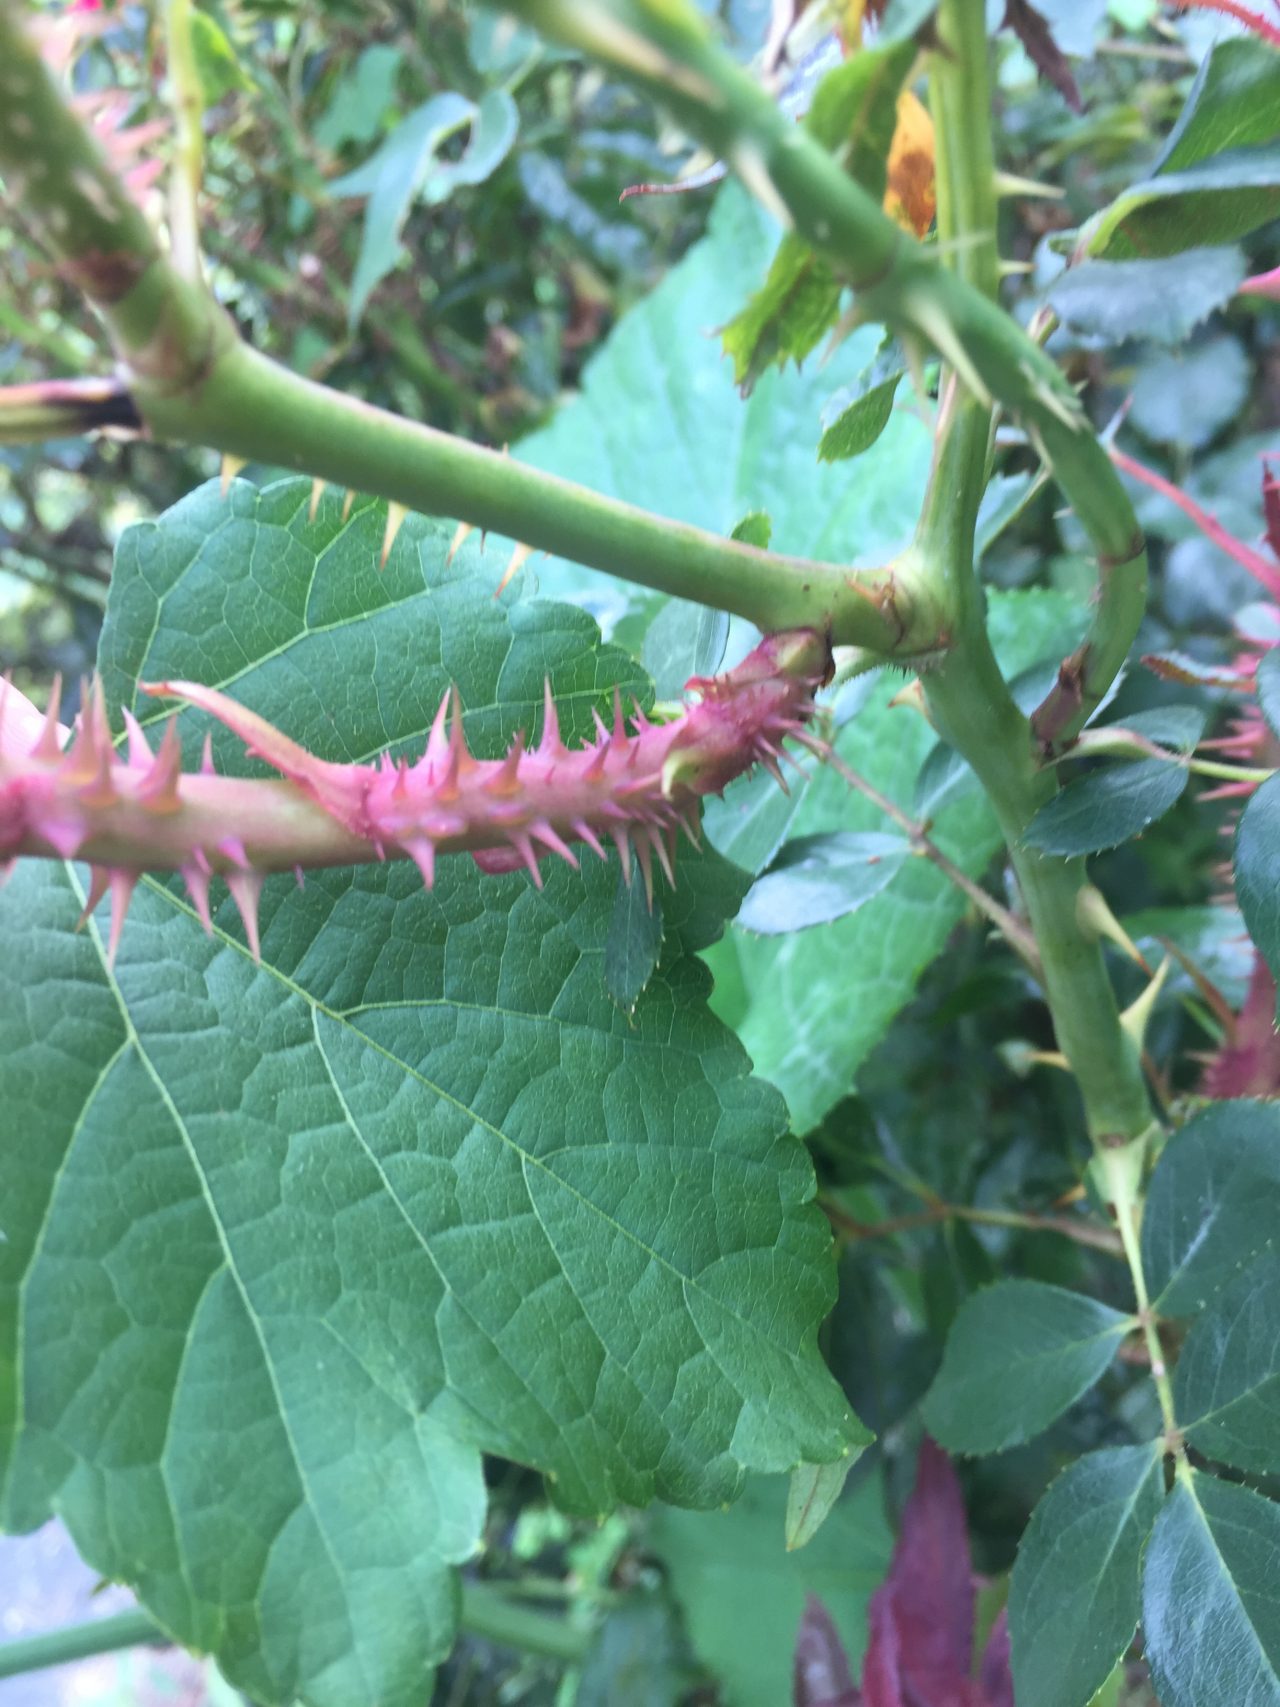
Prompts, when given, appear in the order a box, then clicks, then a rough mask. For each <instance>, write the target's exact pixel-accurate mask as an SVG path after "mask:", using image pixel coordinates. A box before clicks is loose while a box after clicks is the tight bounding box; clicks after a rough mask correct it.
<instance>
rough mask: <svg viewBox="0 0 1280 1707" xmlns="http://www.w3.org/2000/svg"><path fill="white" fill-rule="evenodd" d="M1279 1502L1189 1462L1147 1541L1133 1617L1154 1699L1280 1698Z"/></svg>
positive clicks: (1278, 1704) (1214, 1706)
mask: <svg viewBox="0 0 1280 1707" xmlns="http://www.w3.org/2000/svg"><path fill="white" fill-rule="evenodd" d="M1278 1558H1280V1507H1277V1506H1275V1505H1273V1504H1272V1502H1271V1501H1270V1500H1268V1499H1264V1498H1263V1497H1262V1495H1261V1494H1255V1493H1254V1492H1253V1491H1252V1489H1250V1488H1240V1487H1235V1486H1233V1485H1231V1484H1230V1483H1226V1482H1218V1481H1215V1480H1214V1479H1213V1477H1211V1476H1204V1475H1201V1474H1200V1473H1199V1472H1198V1471H1194V1470H1193V1471H1189V1472H1187V1473H1186V1474H1185V1477H1179V1480H1178V1484H1177V1486H1176V1487H1175V1488H1174V1490H1173V1492H1172V1493H1171V1494H1170V1495H1169V1498H1168V1499H1167V1500H1166V1501H1165V1503H1164V1508H1163V1510H1162V1511H1161V1513H1160V1515H1159V1517H1158V1518H1157V1519H1156V1525H1155V1530H1154V1532H1153V1534H1152V1537H1151V1543H1150V1545H1149V1547H1148V1548H1147V1556H1146V1564H1145V1567H1144V1571H1143V1580H1142V1627H1143V1632H1144V1634H1145V1637H1146V1653H1147V1660H1148V1662H1149V1664H1150V1666H1151V1672H1152V1677H1153V1680H1154V1682H1155V1687H1156V1691H1157V1693H1158V1695H1159V1697H1160V1701H1161V1703H1162V1707H1218V1704H1219V1703H1221V1704H1222V1707H1228V1704H1230V1707H1280V1571H1277V1569H1276V1561H1277V1559H1278Z"/></svg>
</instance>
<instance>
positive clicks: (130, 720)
mask: <svg viewBox="0 0 1280 1707" xmlns="http://www.w3.org/2000/svg"><path fill="white" fill-rule="evenodd" d="M122 715H123V717H124V726H125V728H126V729H127V730H128V732H129V763H130V764H131V765H145V764H148V763H149V762H150V759H151V745H150V743H149V742H148V740H147V738H146V736H145V735H144V734H143V733H142V725H141V724H140V723H139V722H138V719H137V718H136V717H135V716H134V715H133V713H132V712H131V711H130V710H129V708H128V706H127V705H126V706H125V708H124V712H123V714H122Z"/></svg>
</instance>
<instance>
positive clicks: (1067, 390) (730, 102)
mask: <svg viewBox="0 0 1280 1707" xmlns="http://www.w3.org/2000/svg"><path fill="white" fill-rule="evenodd" d="M506 5H507V9H508V10H509V11H513V12H516V13H518V14H519V15H520V16H521V17H523V18H526V19H527V20H528V21H529V22H530V23H532V24H534V25H535V26H537V27H538V28H539V29H541V30H543V31H544V32H545V33H547V34H548V35H551V36H553V37H554V38H556V39H558V40H560V41H563V42H566V43H568V44H569V45H570V46H573V47H577V48H581V49H583V50H584V51H586V52H588V53H590V54H593V55H594V56H596V57H597V58H600V59H602V60H604V61H605V62H606V63H608V64H611V65H612V66H614V67H615V68H616V69H617V70H618V71H619V72H621V73H622V74H623V75H624V76H627V77H628V78H630V79H631V81H633V82H635V83H638V84H639V85H641V86H642V87H643V88H645V89H647V90H648V91H649V93H650V94H651V95H652V96H653V97H654V98H655V99H657V100H661V101H663V102H664V103H665V104H666V105H667V106H668V107H670V108H671V110H672V111H673V112H674V113H675V115H676V117H677V118H678V119H679V120H680V122H681V123H682V124H683V125H684V126H685V127H686V128H687V129H688V130H689V131H690V132H691V134H693V135H694V136H696V137H697V138H698V139H699V141H701V142H703V143H705V144H706V145H707V146H708V147H709V148H711V149H712V150H713V151H714V152H715V153H716V154H717V155H718V156H719V157H720V158H722V159H725V160H727V161H728V163H729V164H730V166H731V167H733V169H734V170H735V171H736V172H737V173H738V175H739V176H740V177H741V178H742V180H743V182H744V183H745V184H746V185H747V187H748V188H749V189H751V190H752V191H754V192H755V194H756V195H757V196H758V197H759V198H760V199H761V200H762V201H763V202H764V203H765V204H766V205H768V206H769V207H771V208H772V209H773V210H774V211H775V212H776V213H778V214H779V216H780V217H781V218H782V219H783V220H784V222H786V223H788V224H790V225H793V226H794V227H795V229H796V230H797V231H798V232H799V233H800V235H801V236H802V237H804V238H805V240H806V241H807V242H809V243H811V244H812V245H813V246H814V248H815V249H817V250H820V251H821V252H823V253H825V254H827V255H829V256H830V257H832V258H833V259H834V260H835V262H836V263H837V264H838V265H839V266H840V267H841V269H842V272H843V274H844V276H845V277H846V278H847V279H848V281H849V283H850V284H851V285H852V286H853V288H854V290H855V292H857V293H858V297H859V304H858V305H859V308H860V310H861V312H862V314H863V316H864V317H865V318H867V319H871V320H882V321H884V322H885V323H886V324H887V325H889V326H892V327H894V328H895V329H896V330H898V331H899V332H902V333H904V334H906V335H907V336H909V337H913V338H920V339H923V340H924V341H925V342H926V343H928V344H930V345H931V346H932V347H933V348H934V349H936V350H937V352H938V353H939V355H941V356H942V357H943V358H944V359H945V360H946V361H948V362H950V363H951V364H952V366H953V367H954V368H955V370H956V372H957V373H958V375H959V376H960V378H961V379H962V381H963V382H964V385H965V387H966V388H967V389H968V390H969V391H971V392H972V393H973V394H974V395H976V396H978V397H980V398H982V399H983V400H988V401H989V400H990V399H996V400H997V401H999V402H1000V403H1002V404H1003V405H1004V406H1005V407H1006V408H1008V409H1009V410H1011V411H1012V412H1013V413H1014V414H1016V415H1017V416H1018V417H1019V419H1020V421H1021V423H1022V425H1023V427H1024V429H1025V431H1026V432H1027V434H1028V436H1029V437H1030V438H1031V440H1032V441H1033V443H1034V444H1035V445H1036V447H1037V449H1038V450H1039V451H1040V452H1041V455H1042V459H1043V460H1044V462H1045V464H1046V465H1047V466H1048V467H1049V468H1051V469H1052V471H1053V473H1054V474H1055V476H1056V478H1057V480H1058V482H1059V484H1060V485H1061V487H1062V489H1063V491H1064V492H1065V493H1066V495H1067V497H1068V499H1069V501H1070V502H1071V505H1072V507H1073V508H1074V510H1075V512H1076V515H1077V517H1078V518H1079V520H1080V522H1081V524H1082V526H1083V527H1084V529H1085V531H1086V532H1087V534H1088V535H1089V538H1090V541H1091V543H1092V545H1093V547H1094V550H1095V552H1096V554H1097V559H1098V591H1097V597H1096V599H1095V601H1094V616H1093V621H1092V623H1091V626H1090V629H1089V633H1088V635H1087V636H1086V639H1085V642H1084V644H1083V645H1082V646H1081V647H1079V648H1078V649H1077V651H1076V652H1074V653H1073V654H1072V655H1071V656H1070V657H1069V658H1067V659H1064V661H1063V664H1062V668H1061V672H1060V678H1059V682H1058V685H1057V686H1056V687H1055V688H1054V690H1053V692H1052V693H1051V694H1050V695H1049V698H1048V699H1047V700H1046V701H1045V703H1044V705H1043V706H1041V708H1040V709H1039V711H1038V712H1037V713H1036V716H1035V718H1034V719H1033V727H1034V731H1035V736H1036V740H1037V741H1038V742H1039V743H1040V744H1041V745H1042V746H1044V747H1046V748H1052V747H1054V746H1056V745H1057V744H1059V743H1061V742H1063V741H1065V740H1067V739H1069V738H1070V737H1071V736H1072V735H1074V734H1075V733H1076V731H1077V730H1078V729H1080V728H1081V727H1082V726H1083V725H1084V723H1085V721H1086V719H1087V718H1088V716H1089V715H1090V713H1091V712H1092V711H1093V710H1094V709H1095V708H1096V707H1097V706H1098V705H1099V704H1100V703H1101V700H1102V697H1103V695H1104V693H1105V692H1106V689H1107V688H1108V687H1109V686H1110V684H1111V682H1112V681H1113V680H1114V678H1115V675H1116V673H1117V671H1118V670H1119V669H1120V666H1121V665H1122V664H1123V662H1124V660H1125V658H1126V657H1127V656H1128V652H1129V648H1130V646H1131V644H1132V642H1133V638H1134V636H1135V634H1136V633H1137V629H1138V624H1139V622H1140V621H1141V620H1142V614H1143V611H1144V609H1145V604H1146V550H1145V546H1144V543H1143V539H1142V532H1141V529H1140V528H1139V527H1138V525H1137V521H1136V519H1135V517H1134V513H1133V507H1132V505H1131V503H1130V502H1129V498H1128V494H1127V493H1126V491H1125V489H1124V486H1123V484H1122V482H1121V480H1120V478H1119V476H1118V475H1117V473H1116V471H1115V469H1114V468H1113V467H1112V466H1111V461H1110V458H1109V457H1108V455H1107V453H1106V451H1105V450H1104V449H1103V448H1102V446H1101V445H1100V444H1099V443H1098V441H1097V439H1096V438H1095V436H1094V434H1093V432H1092V431H1091V430H1090V427H1089V424H1088V421H1087V419H1086V417H1085V415H1084V412H1083V410H1082V409H1081V406H1080V403H1079V400H1078V398H1077V397H1076V395H1075V393H1074V391H1072V389H1071V387H1070V386H1069V385H1068V384H1067V382H1066V380H1065V379H1064V378H1063V376H1062V375H1061V374H1060V373H1059V372H1058V369H1057V367H1056V366H1055V365H1054V363H1053V361H1052V360H1051V359H1050V358H1049V357H1048V356H1046V355H1045V353H1044V351H1043V350H1041V349H1040V348H1039V347H1038V346H1037V345H1036V344H1035V343H1034V342H1033V341H1032V340H1031V339H1030V338H1028V337H1027V336H1026V334H1025V333H1024V332H1023V331H1022V330H1021V329H1020V328H1019V327H1018V326H1017V324H1016V323H1015V322H1014V321H1013V320H1012V319H1011V318H1010V316H1009V315H1007V314H1005V313H1004V312H1003V311H1002V310H1001V309H1000V308H999V307H998V306H997V305H996V303H995V302H993V301H992V300H991V299H990V298H989V296H988V295H986V294H984V290H983V288H982V285H983V283H984V282H985V280H986V277H987V275H988V274H989V275H990V277H991V278H994V276H995V274H996V270H997V263H996V261H995V259H994V247H992V250H991V253H990V254H989V255H988V256H986V257H984V258H982V259H981V260H980V261H975V259H974V257H973V255H972V253H971V244H977V245H978V246H981V245H982V244H983V243H987V244H992V242H993V237H994V230H995V217H994V183H993V181H992V180H991V178H990V176H989V175H988V174H987V171H986V168H985V166H983V165H982V163H983V162H988V163H989V161H990V140H989V138H987V137H986V136H985V126H986V123H987V117H986V114H985V113H984V114H983V115H982V127H983V131H984V134H983V135H981V136H980V135H979V134H978V127H977V124H976V119H977V117H978V98H977V93H976V92H975V91H974V90H964V89H961V88H957V89H956V90H955V91H954V92H953V94H952V95H951V96H949V97H946V98H945V100H944V117H945V118H946V120H947V122H948V123H949V124H950V123H951V122H952V116H953V114H954V115H955V118H956V122H957V123H958V124H959V126H960V127H961V130H962V132H963V137H964V139H966V140H968V141H970V142H973V143H974V144H975V145H976V146H977V147H978V149H979V152H978V155H977V160H978V162H979V166H980V167H981V170H978V171H974V170H972V169H971V168H970V167H967V166H965V165H964V160H965V156H964V154H963V148H962V144H960V143H957V144H956V145H955V152H954V155H953V156H952V162H951V163H949V164H944V167H943V174H944V176H946V175H947V174H948V173H950V176H951V178H952V180H953V182H954V183H955V185H956V188H955V191H954V192H953V194H954V195H956V196H963V194H964V193H965V192H964V191H963V189H962V188H961V183H962V181H968V182H971V183H972V184H973V185H975V186H977V185H979V184H980V183H982V182H983V180H984V179H985V185H984V187H983V188H982V191H981V194H982V196H983V198H984V201H985V200H989V201H990V204H991V211H990V217H989V218H984V221H983V224H982V225H981V226H977V225H975V226H972V227H971V228H968V229H966V230H965V231H963V232H956V233H954V234H950V233H948V232H946V231H945V230H942V229H941V227H940V236H941V238H942V242H941V245H940V253H941V255H942V257H943V258H944V259H945V260H946V261H947V262H948V264H949V265H948V267H947V268H943V267H940V266H939V265H938V260H937V259H936V258H935V257H934V255H933V254H931V253H930V252H928V251H927V250H926V249H925V248H924V247H923V246H922V245H921V244H919V243H917V242H915V241H914V240H913V239H912V238H911V237H909V236H908V235H907V234H906V233H905V232H904V231H901V230H900V229H899V228H898V227H897V226H896V225H895V224H894V223H893V221H892V220H891V219H889V218H888V216H887V215H886V214H885V213H884V211H883V209H882V208H881V207H880V206H879V204H878V203H877V202H876V201H875V199H874V198H873V197H872V196H870V195H869V194H868V193H867V192H866V191H865V190H863V189H862V188H861V187H860V186H859V185H858V184H857V183H855V182H854V181H853V179H852V178H850V177H849V176H848V175H847V173H846V172H845V171H844V170H843V168H842V167H841V165H840V164H839V163H838V162H837V161H836V160H835V159H834V158H833V157H832V156H831V155H830V154H828V153H827V152H826V150H825V149H824V148H822V147H821V146H820V145H819V143H818V142H817V141H816V140H815V139H814V138H812V137H810V136H809V135H807V133H806V132H805V131H804V130H803V128H802V127H800V126H797V125H795V124H794V123H792V121H791V120H790V119H789V118H788V117H787V116H786V115H785V114H784V113H782V112H781V111H780V110H779V109H778V107H777V106H776V105H775V104H774V102H773V100H772V99H771V98H770V96H769V95H768V94H767V93H766V92H765V91H764V90H763V89H761V88H760V87H759V86H758V85H757V84H756V83H754V82H753V81H752V79H751V78H750V77H749V76H748V75H747V74H746V73H745V72H744V71H742V70H741V69H740V68H739V67H737V66H736V65H734V64H733V62H732V61H731V60H729V59H728V58H727V57H726V56H725V55H724V54H722V53H720V52H719V51H718V50H717V49H716V48H715V46H714V45H713V43H712V41H711V39H710V36H709V34H708V32H707V29H706V27H705V24H704V23H703V21H702V20H701V19H700V17H699V16H698V14H697V13H696V12H695V11H694V10H693V8H692V7H691V6H689V5H687V4H685V3H684V0H506ZM975 35H976V26H970V25H965V26H964V39H959V38H958V37H955V32H954V31H953V35H952V37H949V38H948V40H949V50H950V51H952V52H954V51H955V50H956V49H957V48H958V49H959V50H961V51H962V52H963V53H964V56H965V63H966V64H969V63H971V54H970V48H971V45H972V44H971V43H970V42H969V40H968V37H969V36H975ZM953 38H954V39H953ZM937 57H938V58H939V60H940V59H941V56H937ZM987 87H988V85H987V79H986V75H985V70H984V72H983V75H982V80H981V83H980V85H979V88H980V89H981V90H982V91H983V92H985V91H986V89H987ZM946 101H949V102H950V105H949V106H948V105H946ZM987 111H988V112H989V108H988V109H987ZM951 146H952V145H951V144H946V145H944V151H945V148H947V147H951ZM942 187H943V186H942V185H940V188H942ZM957 212H958V213H960V214H963V215H965V217H966V218H967V217H968V216H969V214H970V213H971V212H972V210H971V209H967V208H964V207H958V208H957Z"/></svg>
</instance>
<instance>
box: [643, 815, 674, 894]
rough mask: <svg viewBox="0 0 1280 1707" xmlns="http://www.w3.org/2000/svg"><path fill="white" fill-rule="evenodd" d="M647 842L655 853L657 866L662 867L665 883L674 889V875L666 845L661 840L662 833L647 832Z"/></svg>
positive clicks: (657, 831)
mask: <svg viewBox="0 0 1280 1707" xmlns="http://www.w3.org/2000/svg"><path fill="white" fill-rule="evenodd" d="M648 840H649V845H650V846H651V847H652V849H653V851H654V853H656V854H657V856H658V864H659V865H660V866H661V867H662V875H663V876H664V877H665V878H666V880H667V882H668V883H669V884H670V885H671V887H672V888H673V889H674V888H675V886H676V874H675V872H674V870H673V869H672V865H671V856H670V854H669V853H668V852H667V845H666V842H665V841H664V839H663V835H662V831H661V830H652V829H651V830H649V831H648Z"/></svg>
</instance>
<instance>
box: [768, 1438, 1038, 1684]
mask: <svg viewBox="0 0 1280 1707" xmlns="http://www.w3.org/2000/svg"><path fill="white" fill-rule="evenodd" d="M974 1612H975V1606H974V1592H973V1566H972V1561H971V1558H970V1553H969V1527H968V1522H967V1519H966V1517H965V1509H964V1496H963V1494H962V1493H961V1491H960V1483H959V1481H958V1480H957V1479H956V1473H955V1471H954V1470H953V1469H952V1467H951V1460H950V1459H949V1458H948V1457H947V1455H946V1453H945V1452H944V1451H943V1450H942V1448H941V1447H940V1446H935V1445H934V1443H933V1441H931V1440H930V1439H928V1438H927V1437H926V1438H925V1440H924V1442H923V1444H922V1445H921V1448H920V1461H919V1467H918V1469H917V1472H916V1485H915V1491H914V1492H913V1493H912V1495H911V1498H910V1499H909V1500H908V1501H907V1504H906V1509H905V1510H904V1511H903V1514H902V1529H901V1531H900V1533H899V1535H898V1544H897V1546H896V1547H895V1548H894V1550H893V1562H892V1564H891V1565H890V1566H889V1575H888V1576H887V1577H886V1578H885V1580H884V1582H883V1583H882V1584H881V1586H880V1587H879V1588H878V1589H877V1590H876V1592H875V1594H874V1595H873V1596H872V1600H871V1606H870V1609H869V1611H868V1615H867V1616H868V1623H869V1626H870V1629H869V1635H868V1642H867V1652H866V1657H865V1658H864V1660H863V1662H862V1684H861V1687H858V1686H856V1685H855V1684H854V1682H853V1678H852V1676H851V1674H850V1671H849V1659H848V1656H847V1654H846V1653H845V1651H844V1645H843V1643H842V1642H841V1640H840V1637H839V1634H838V1633H837V1631H836V1627H835V1625H834V1624H833V1623H832V1621H831V1618H830V1616H829V1615H828V1613H827V1610H826V1608H825V1607H824V1606H823V1604H822V1602H821V1601H820V1600H818V1599H817V1598H816V1597H814V1596H810V1598H809V1601H808V1604H807V1605H806V1607H805V1611H804V1618H803V1619H802V1621H801V1624H800V1633H799V1635H798V1636H797V1638H796V1651H795V1671H794V1691H793V1699H794V1703H795V1707H1013V1678H1012V1675H1011V1672H1010V1669H1009V1636H1008V1630H1007V1627H1006V1623H1005V1615H1004V1613H1003V1612H1002V1613H1001V1614H1000V1616H999V1617H998V1618H997V1620H996V1622H995V1624H994V1626H993V1627H992V1630H991V1635H990V1637H989V1639H988V1641H987V1645H986V1648H985V1649H984V1650H983V1654H982V1657H981V1660H980V1661H979V1664H978V1666H977V1675H976V1676H975V1675H974V1664H973V1626H974Z"/></svg>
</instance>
